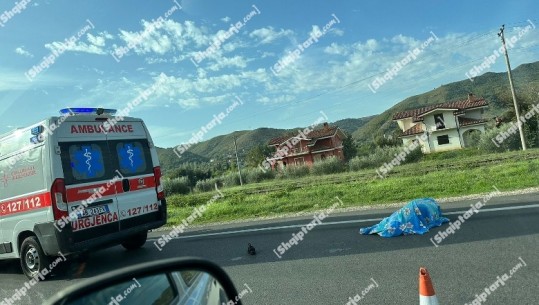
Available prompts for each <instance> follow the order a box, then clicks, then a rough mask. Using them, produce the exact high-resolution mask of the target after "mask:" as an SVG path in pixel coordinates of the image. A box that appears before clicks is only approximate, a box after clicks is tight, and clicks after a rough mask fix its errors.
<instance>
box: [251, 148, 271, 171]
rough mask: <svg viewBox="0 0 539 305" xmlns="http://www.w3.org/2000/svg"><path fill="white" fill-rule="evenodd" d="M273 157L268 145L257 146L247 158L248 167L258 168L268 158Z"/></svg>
mask: <svg viewBox="0 0 539 305" xmlns="http://www.w3.org/2000/svg"><path fill="white" fill-rule="evenodd" d="M269 155H271V148H270V147H268V146H266V145H262V144H260V145H257V146H255V147H253V148H251V150H249V152H247V155H246V157H245V159H246V162H247V165H248V166H250V167H258V165H260V164H262V162H263V161H264V160H265V159H266V157H267V156H269Z"/></svg>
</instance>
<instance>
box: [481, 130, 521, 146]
mask: <svg viewBox="0 0 539 305" xmlns="http://www.w3.org/2000/svg"><path fill="white" fill-rule="evenodd" d="M511 128H512V129H513V130H514V128H516V125H515V127H513V124H504V125H502V126H501V127H500V128H492V129H490V130H487V131H486V132H484V133H483V134H482V135H481V138H480V139H479V145H478V147H479V149H480V150H482V151H485V152H504V151H509V150H519V149H520V136H519V132H518V129H517V130H516V132H512V131H509V130H510V129H511ZM502 133H507V134H510V135H509V137H507V138H506V139H505V140H504V139H503V135H502ZM494 142H496V143H494ZM500 142H501V143H500Z"/></svg>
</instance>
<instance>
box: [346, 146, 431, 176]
mask: <svg viewBox="0 0 539 305" xmlns="http://www.w3.org/2000/svg"><path fill="white" fill-rule="evenodd" d="M402 153H405V150H404V147H402V146H401V147H388V146H386V147H383V148H379V147H378V148H375V149H374V151H373V152H372V153H371V154H369V155H368V156H362V157H355V158H353V159H352V160H350V162H348V167H349V168H350V170H351V171H357V170H361V169H365V168H377V167H380V166H383V165H384V163H390V162H391V161H392V160H393V159H395V158H396V157H395V156H396V155H397V156H398V155H399V154H402ZM421 158H423V152H421V147H419V146H418V147H417V148H416V149H414V150H412V151H410V152H409V153H408V154H407V155H406V156H404V160H403V161H401V163H400V164H405V163H412V162H417V161H419V160H421Z"/></svg>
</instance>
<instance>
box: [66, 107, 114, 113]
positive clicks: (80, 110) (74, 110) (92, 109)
mask: <svg viewBox="0 0 539 305" xmlns="http://www.w3.org/2000/svg"><path fill="white" fill-rule="evenodd" d="M115 113H116V109H106V108H95V107H88V108H86V107H75V108H64V109H61V110H60V114H61V115H73V114H96V115H102V114H108V115H114V114H115Z"/></svg>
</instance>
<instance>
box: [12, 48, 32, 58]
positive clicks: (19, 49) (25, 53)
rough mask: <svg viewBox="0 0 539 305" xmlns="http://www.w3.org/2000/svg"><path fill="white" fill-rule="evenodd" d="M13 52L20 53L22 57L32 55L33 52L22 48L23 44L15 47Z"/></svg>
mask: <svg viewBox="0 0 539 305" xmlns="http://www.w3.org/2000/svg"><path fill="white" fill-rule="evenodd" d="M15 53H17V54H19V55H22V56H24V57H30V58H32V57H34V54H32V53H30V52H28V51H27V50H25V49H24V46H20V47H18V48H16V49H15Z"/></svg>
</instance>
